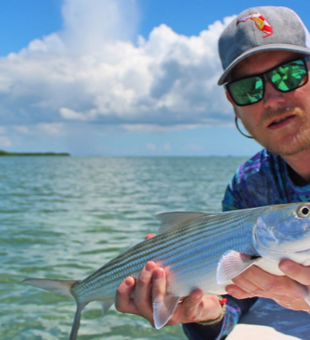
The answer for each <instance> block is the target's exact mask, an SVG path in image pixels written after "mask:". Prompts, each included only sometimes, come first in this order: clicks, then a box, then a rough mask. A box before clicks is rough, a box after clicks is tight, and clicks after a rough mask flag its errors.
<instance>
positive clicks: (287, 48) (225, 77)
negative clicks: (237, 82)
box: [217, 44, 310, 85]
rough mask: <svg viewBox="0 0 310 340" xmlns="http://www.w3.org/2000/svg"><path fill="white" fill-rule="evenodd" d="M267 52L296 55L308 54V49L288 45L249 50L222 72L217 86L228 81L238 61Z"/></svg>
mask: <svg viewBox="0 0 310 340" xmlns="http://www.w3.org/2000/svg"><path fill="white" fill-rule="evenodd" d="M267 51H290V52H296V53H302V54H310V48H307V47H301V46H296V45H290V44H268V45H264V46H257V47H254V48H252V49H251V50H248V51H246V52H244V53H243V54H241V55H240V56H239V57H238V58H236V59H235V60H234V61H233V62H232V63H231V64H230V65H229V66H228V67H227V68H226V69H225V71H224V73H223V74H222V75H221V77H220V79H219V81H218V83H217V84H218V85H223V84H225V83H227V82H228V81H229V75H230V72H231V71H232V69H233V68H234V67H235V66H236V65H237V64H239V63H240V61H242V60H244V59H245V58H247V57H249V56H251V55H253V54H257V53H261V52H267Z"/></svg>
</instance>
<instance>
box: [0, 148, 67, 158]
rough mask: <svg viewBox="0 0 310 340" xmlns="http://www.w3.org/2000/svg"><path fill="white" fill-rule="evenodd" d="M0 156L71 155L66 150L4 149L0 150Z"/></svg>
mask: <svg viewBox="0 0 310 340" xmlns="http://www.w3.org/2000/svg"><path fill="white" fill-rule="evenodd" d="M1 156H65V157H68V156H71V155H70V154H69V153H66V152H60V153H57V152H7V151H4V150H0V157H1Z"/></svg>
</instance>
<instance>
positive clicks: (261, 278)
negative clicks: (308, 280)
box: [226, 265, 304, 303]
mask: <svg viewBox="0 0 310 340" xmlns="http://www.w3.org/2000/svg"><path fill="white" fill-rule="evenodd" d="M283 266H284V265H283ZM294 268H295V267H294ZM233 282H234V283H235V285H229V286H227V287H226V291H227V293H228V294H230V295H232V296H234V297H235V298H237V299H245V298H249V297H254V296H259V297H265V298H271V299H274V300H275V301H277V302H279V301H283V303H287V301H288V297H289V299H292V298H295V299H300V298H301V297H302V296H303V295H304V292H303V290H301V286H300V284H299V283H297V282H296V281H294V280H291V279H290V278H289V277H286V276H275V275H272V274H270V273H267V272H265V271H263V270H262V269H260V268H258V267H256V266H252V267H251V268H249V269H248V270H246V271H245V272H243V273H242V274H240V275H238V276H237V277H235V278H234V279H233Z"/></svg>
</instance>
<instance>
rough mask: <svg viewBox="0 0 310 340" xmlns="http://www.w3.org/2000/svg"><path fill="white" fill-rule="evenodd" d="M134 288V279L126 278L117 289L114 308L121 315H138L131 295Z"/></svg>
mask: <svg viewBox="0 0 310 340" xmlns="http://www.w3.org/2000/svg"><path fill="white" fill-rule="evenodd" d="M134 288H135V279H134V278H133V277H127V278H126V279H125V280H124V281H123V282H122V283H121V284H120V285H119V287H118V289H117V291H116V296H115V308H116V309H117V310H118V311H119V312H122V313H130V314H139V310H138V309H137V307H136V305H135V303H134V301H133V300H132V299H131V297H130V296H131V294H132V292H133V291H134Z"/></svg>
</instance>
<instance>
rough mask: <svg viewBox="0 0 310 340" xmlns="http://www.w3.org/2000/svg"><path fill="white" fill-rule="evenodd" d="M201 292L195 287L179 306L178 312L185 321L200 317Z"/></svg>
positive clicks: (194, 320)
mask: <svg viewBox="0 0 310 340" xmlns="http://www.w3.org/2000/svg"><path fill="white" fill-rule="evenodd" d="M202 299H203V293H202V291H201V290H200V289H196V290H194V291H192V292H191V294H190V295H189V296H188V297H187V298H186V299H185V300H184V301H183V303H182V305H181V306H180V312H179V314H183V316H184V318H185V319H186V320H187V322H196V320H197V319H199V317H200V314H201V313H200V311H199V309H200V308H201V307H202V306H201V302H202Z"/></svg>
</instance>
